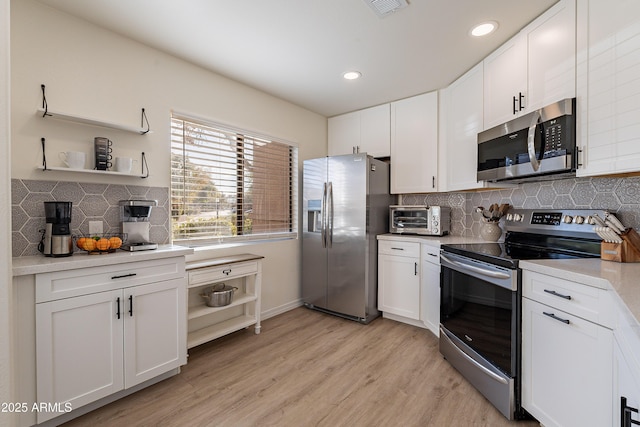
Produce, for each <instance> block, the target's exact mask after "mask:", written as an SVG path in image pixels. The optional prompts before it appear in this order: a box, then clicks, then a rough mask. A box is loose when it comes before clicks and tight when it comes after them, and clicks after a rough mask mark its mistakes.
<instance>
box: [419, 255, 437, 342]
mask: <svg viewBox="0 0 640 427" xmlns="http://www.w3.org/2000/svg"><path fill="white" fill-rule="evenodd" d="M422 248H423V249H422V250H423V252H425V251H426V259H425V255H423V259H422V271H421V272H420V273H421V278H422V301H421V304H422V321H423V322H424V324H425V326H426V327H427V329H429V330H430V331H431V332H433V334H434V335H435V336H436V337H438V336H440V264H439V263H437V262H438V261H439V260H438V256H439V255H438V249H436V248H430V247H426V248H425V246H424V245H423V247H422ZM429 258H433V260H430V259H429ZM434 261H436V263H434Z"/></svg>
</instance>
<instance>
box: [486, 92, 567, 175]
mask: <svg viewBox="0 0 640 427" xmlns="http://www.w3.org/2000/svg"><path fill="white" fill-rule="evenodd" d="M577 162H578V156H577V148H576V100H575V98H572V99H565V100H562V101H560V102H556V103H555V104H552V105H549V106H547V107H544V108H541V109H539V110H536V111H533V112H531V113H529V114H526V115H523V116H520V117H518V118H516V119H514V120H511V121H509V122H507V123H504V124H502V125H499V126H496V127H493V128H491V129H488V130H486V131H484V132H480V133H479V134H478V175H477V176H478V181H504V180H514V181H516V182H524V181H528V180H540V179H541V177H547V178H548V179H554V178H557V177H558V175H564V176H572V175H575V170H576V167H577Z"/></svg>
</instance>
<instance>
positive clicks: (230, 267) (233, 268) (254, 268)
mask: <svg viewBox="0 0 640 427" xmlns="http://www.w3.org/2000/svg"><path fill="white" fill-rule="evenodd" d="M257 272H258V262H257V261H250V262H239V263H233V264H225V265H219V266H215V267H203V268H197V269H194V270H189V272H188V274H189V287H193V286H201V285H207V284H209V283H215V282H220V281H223V280H227V279H233V278H236V277H243V276H247V275H249V274H255V273H257Z"/></svg>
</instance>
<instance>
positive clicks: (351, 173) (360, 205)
mask: <svg viewBox="0 0 640 427" xmlns="http://www.w3.org/2000/svg"><path fill="white" fill-rule="evenodd" d="M303 182H304V184H303V220H302V223H303V232H302V300H303V302H304V304H305V306H307V307H309V308H313V309H317V310H321V311H325V312H328V313H331V314H335V315H339V316H343V317H346V318H350V319H353V320H357V321H359V322H361V323H369V322H370V321H371V320H373V319H374V318H375V317H377V316H379V315H380V312H379V311H378V309H377V305H378V303H377V296H378V286H377V283H378V263H377V259H378V253H377V241H376V235H378V234H383V233H386V232H387V231H388V223H389V221H388V219H389V205H390V204H391V195H390V194H389V165H388V164H387V163H385V162H382V161H380V160H376V159H374V158H372V157H371V156H367V155H366V154H365V153H360V154H350V155H345V156H334V157H322V158H319V159H312V160H305V162H304V167H303Z"/></svg>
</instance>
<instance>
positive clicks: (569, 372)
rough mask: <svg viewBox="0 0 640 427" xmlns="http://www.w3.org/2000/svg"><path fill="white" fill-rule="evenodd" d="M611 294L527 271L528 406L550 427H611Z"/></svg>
mask: <svg viewBox="0 0 640 427" xmlns="http://www.w3.org/2000/svg"><path fill="white" fill-rule="evenodd" d="M606 294H607V291H605V290H602V289H597V288H593V287H590V286H586V285H581V284H579V283H575V282H570V281H567V280H563V279H556V278H553V277H549V276H545V275H541V274H539V273H531V272H529V271H526V270H525V271H523V298H522V406H523V407H524V408H525V409H526V410H527V411H528V412H529V413H530V414H531V415H533V416H534V417H535V418H536V419H537V420H538V421H540V423H541V424H542V425H544V426H546V427H551V426H563V427H571V426H576V427H577V426H580V427H582V426H608V425H611V420H612V416H613V406H612V398H611V396H612V391H613V379H612V376H613V330H612V329H611V328H610V326H612V325H611V322H610V320H609V319H610V316H608V313H611V312H612V311H613V307H612V306H610V304H609V303H610V300H609V299H608V298H607V295H606ZM601 323H602V324H601ZM605 325H606V326H605Z"/></svg>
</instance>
